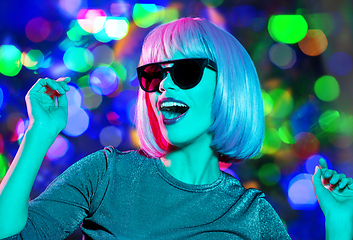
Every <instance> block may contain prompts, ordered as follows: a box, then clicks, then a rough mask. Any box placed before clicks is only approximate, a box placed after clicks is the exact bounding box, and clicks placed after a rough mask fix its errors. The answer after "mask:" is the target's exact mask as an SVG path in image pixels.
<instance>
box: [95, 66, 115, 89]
mask: <svg viewBox="0 0 353 240" xmlns="http://www.w3.org/2000/svg"><path fill="white" fill-rule="evenodd" d="M89 83H90V86H91V88H92V90H93V91H94V92H95V93H97V94H101V95H108V94H110V93H112V92H114V91H115V90H116V88H117V87H118V85H119V80H118V78H117V75H116V73H115V71H114V70H113V69H112V68H110V67H105V66H101V67H98V68H96V69H95V70H93V71H92V72H91V74H90V78H89Z"/></svg>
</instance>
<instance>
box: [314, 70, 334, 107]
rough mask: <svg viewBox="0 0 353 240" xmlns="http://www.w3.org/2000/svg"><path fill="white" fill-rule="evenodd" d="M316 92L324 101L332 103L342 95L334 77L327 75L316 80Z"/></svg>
mask: <svg viewBox="0 0 353 240" xmlns="http://www.w3.org/2000/svg"><path fill="white" fill-rule="evenodd" d="M314 91H315V94H316V96H317V97H318V98H319V99H321V100H322V101H325V102H331V101H333V100H335V99H337V98H338V96H339V95H340V86H339V84H338V82H337V80H336V79H335V78H334V77H332V76H328V75H325V76H322V77H320V78H319V79H318V80H316V82H315V85H314Z"/></svg>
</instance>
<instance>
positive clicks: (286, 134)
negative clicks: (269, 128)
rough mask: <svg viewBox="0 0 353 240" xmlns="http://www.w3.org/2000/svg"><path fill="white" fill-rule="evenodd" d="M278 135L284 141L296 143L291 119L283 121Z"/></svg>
mask: <svg viewBox="0 0 353 240" xmlns="http://www.w3.org/2000/svg"><path fill="white" fill-rule="evenodd" d="M278 136H279V138H280V139H281V140H282V142H284V143H287V144H293V143H295V138H294V136H293V130H292V126H291V124H290V122H289V121H285V122H283V124H282V126H281V127H280V128H279V129H278Z"/></svg>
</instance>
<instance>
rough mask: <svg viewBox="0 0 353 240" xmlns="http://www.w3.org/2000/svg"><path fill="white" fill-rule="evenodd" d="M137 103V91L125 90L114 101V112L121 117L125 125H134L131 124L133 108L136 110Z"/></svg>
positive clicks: (120, 119)
mask: <svg viewBox="0 0 353 240" xmlns="http://www.w3.org/2000/svg"><path fill="white" fill-rule="evenodd" d="M136 101H137V91H131V90H125V91H122V92H121V93H120V94H119V95H118V96H117V97H115V98H114V99H113V101H112V106H111V108H112V109H113V111H114V112H115V113H116V114H118V115H119V117H120V118H119V121H120V122H121V123H125V124H131V125H133V124H134V123H133V122H131V118H132V117H133V115H134V114H132V112H133V111H132V110H131V108H134V105H135V104H136Z"/></svg>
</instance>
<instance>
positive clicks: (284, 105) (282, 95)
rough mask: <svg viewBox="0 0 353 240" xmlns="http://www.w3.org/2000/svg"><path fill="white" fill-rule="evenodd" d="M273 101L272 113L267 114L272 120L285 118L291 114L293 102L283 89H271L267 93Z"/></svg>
mask: <svg viewBox="0 0 353 240" xmlns="http://www.w3.org/2000/svg"><path fill="white" fill-rule="evenodd" d="M268 94H269V95H270V97H271V98H272V100H273V111H272V112H271V113H270V114H269V115H270V116H272V117H274V118H285V117H287V116H289V115H290V114H291V113H292V110H293V106H294V101H293V98H292V96H291V94H290V93H289V92H288V91H286V90H284V89H280V88H277V89H273V90H271V91H270V92H269V93H268Z"/></svg>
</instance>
